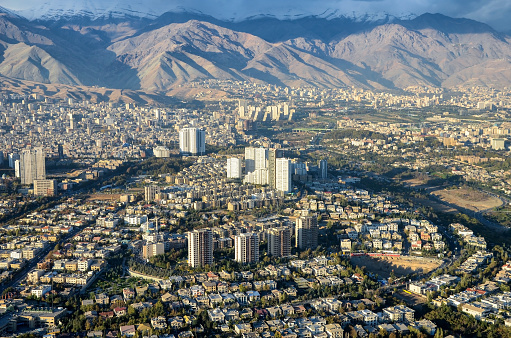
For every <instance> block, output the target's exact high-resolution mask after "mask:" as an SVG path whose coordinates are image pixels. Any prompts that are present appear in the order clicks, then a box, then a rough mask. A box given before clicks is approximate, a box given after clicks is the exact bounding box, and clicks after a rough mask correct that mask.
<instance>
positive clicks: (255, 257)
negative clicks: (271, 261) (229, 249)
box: [234, 233, 259, 263]
mask: <svg viewBox="0 0 511 338" xmlns="http://www.w3.org/2000/svg"><path fill="white" fill-rule="evenodd" d="M234 257H235V260H236V261H237V262H240V263H256V262H258V261H259V236H258V235H257V234H256V233H246V234H239V235H237V236H234Z"/></svg>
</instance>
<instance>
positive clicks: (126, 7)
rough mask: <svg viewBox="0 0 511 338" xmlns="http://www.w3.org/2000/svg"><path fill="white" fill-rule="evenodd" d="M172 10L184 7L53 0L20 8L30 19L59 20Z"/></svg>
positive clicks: (140, 0)
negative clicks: (27, 7)
mask: <svg viewBox="0 0 511 338" xmlns="http://www.w3.org/2000/svg"><path fill="white" fill-rule="evenodd" d="M171 10H174V11H179V10H180V9H179V8H178V7H177V6H172V5H169V3H168V2H165V1H154V0H130V1H126V0H81V1H70V0H51V1H47V2H44V3H42V4H41V5H38V6H34V7H32V8H29V9H24V10H19V11H16V12H17V13H18V14H19V15H20V16H23V17H25V18H26V19H28V20H30V21H33V20H45V21H56V20H61V19H64V20H65V19H70V18H73V17H86V18H90V19H92V20H96V19H101V18H110V17H111V18H123V17H140V18H149V19H154V18H157V17H158V16H160V15H161V14H162V13H165V12H167V11H171Z"/></svg>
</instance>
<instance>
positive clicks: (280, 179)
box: [275, 158, 293, 193]
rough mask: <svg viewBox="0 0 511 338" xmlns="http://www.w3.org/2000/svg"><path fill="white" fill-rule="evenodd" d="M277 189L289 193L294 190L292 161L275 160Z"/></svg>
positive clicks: (284, 159)
mask: <svg viewBox="0 0 511 338" xmlns="http://www.w3.org/2000/svg"><path fill="white" fill-rule="evenodd" d="M275 163H276V165H275V189H276V190H278V191H282V192H284V193H289V192H291V190H292V189H293V182H292V168H291V160H290V159H288V158H277V159H276V160H275Z"/></svg>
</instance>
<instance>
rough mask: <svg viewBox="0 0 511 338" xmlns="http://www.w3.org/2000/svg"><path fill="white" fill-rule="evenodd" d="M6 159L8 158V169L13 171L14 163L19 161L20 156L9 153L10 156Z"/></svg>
mask: <svg viewBox="0 0 511 338" xmlns="http://www.w3.org/2000/svg"><path fill="white" fill-rule="evenodd" d="M8 158H9V168H12V169H14V166H15V163H16V161H19V159H20V155H19V154H16V153H11V154H9V156H8Z"/></svg>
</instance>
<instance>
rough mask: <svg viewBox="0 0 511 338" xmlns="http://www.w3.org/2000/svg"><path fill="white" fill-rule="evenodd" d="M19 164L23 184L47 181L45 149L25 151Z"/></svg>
mask: <svg viewBox="0 0 511 338" xmlns="http://www.w3.org/2000/svg"><path fill="white" fill-rule="evenodd" d="M19 163H20V167H19V175H20V178H21V184H23V185H29V184H32V183H34V180H44V179H46V163H45V153H44V150H43V148H41V147H39V148H34V149H26V150H23V151H22V152H21V156H20V162H19Z"/></svg>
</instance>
